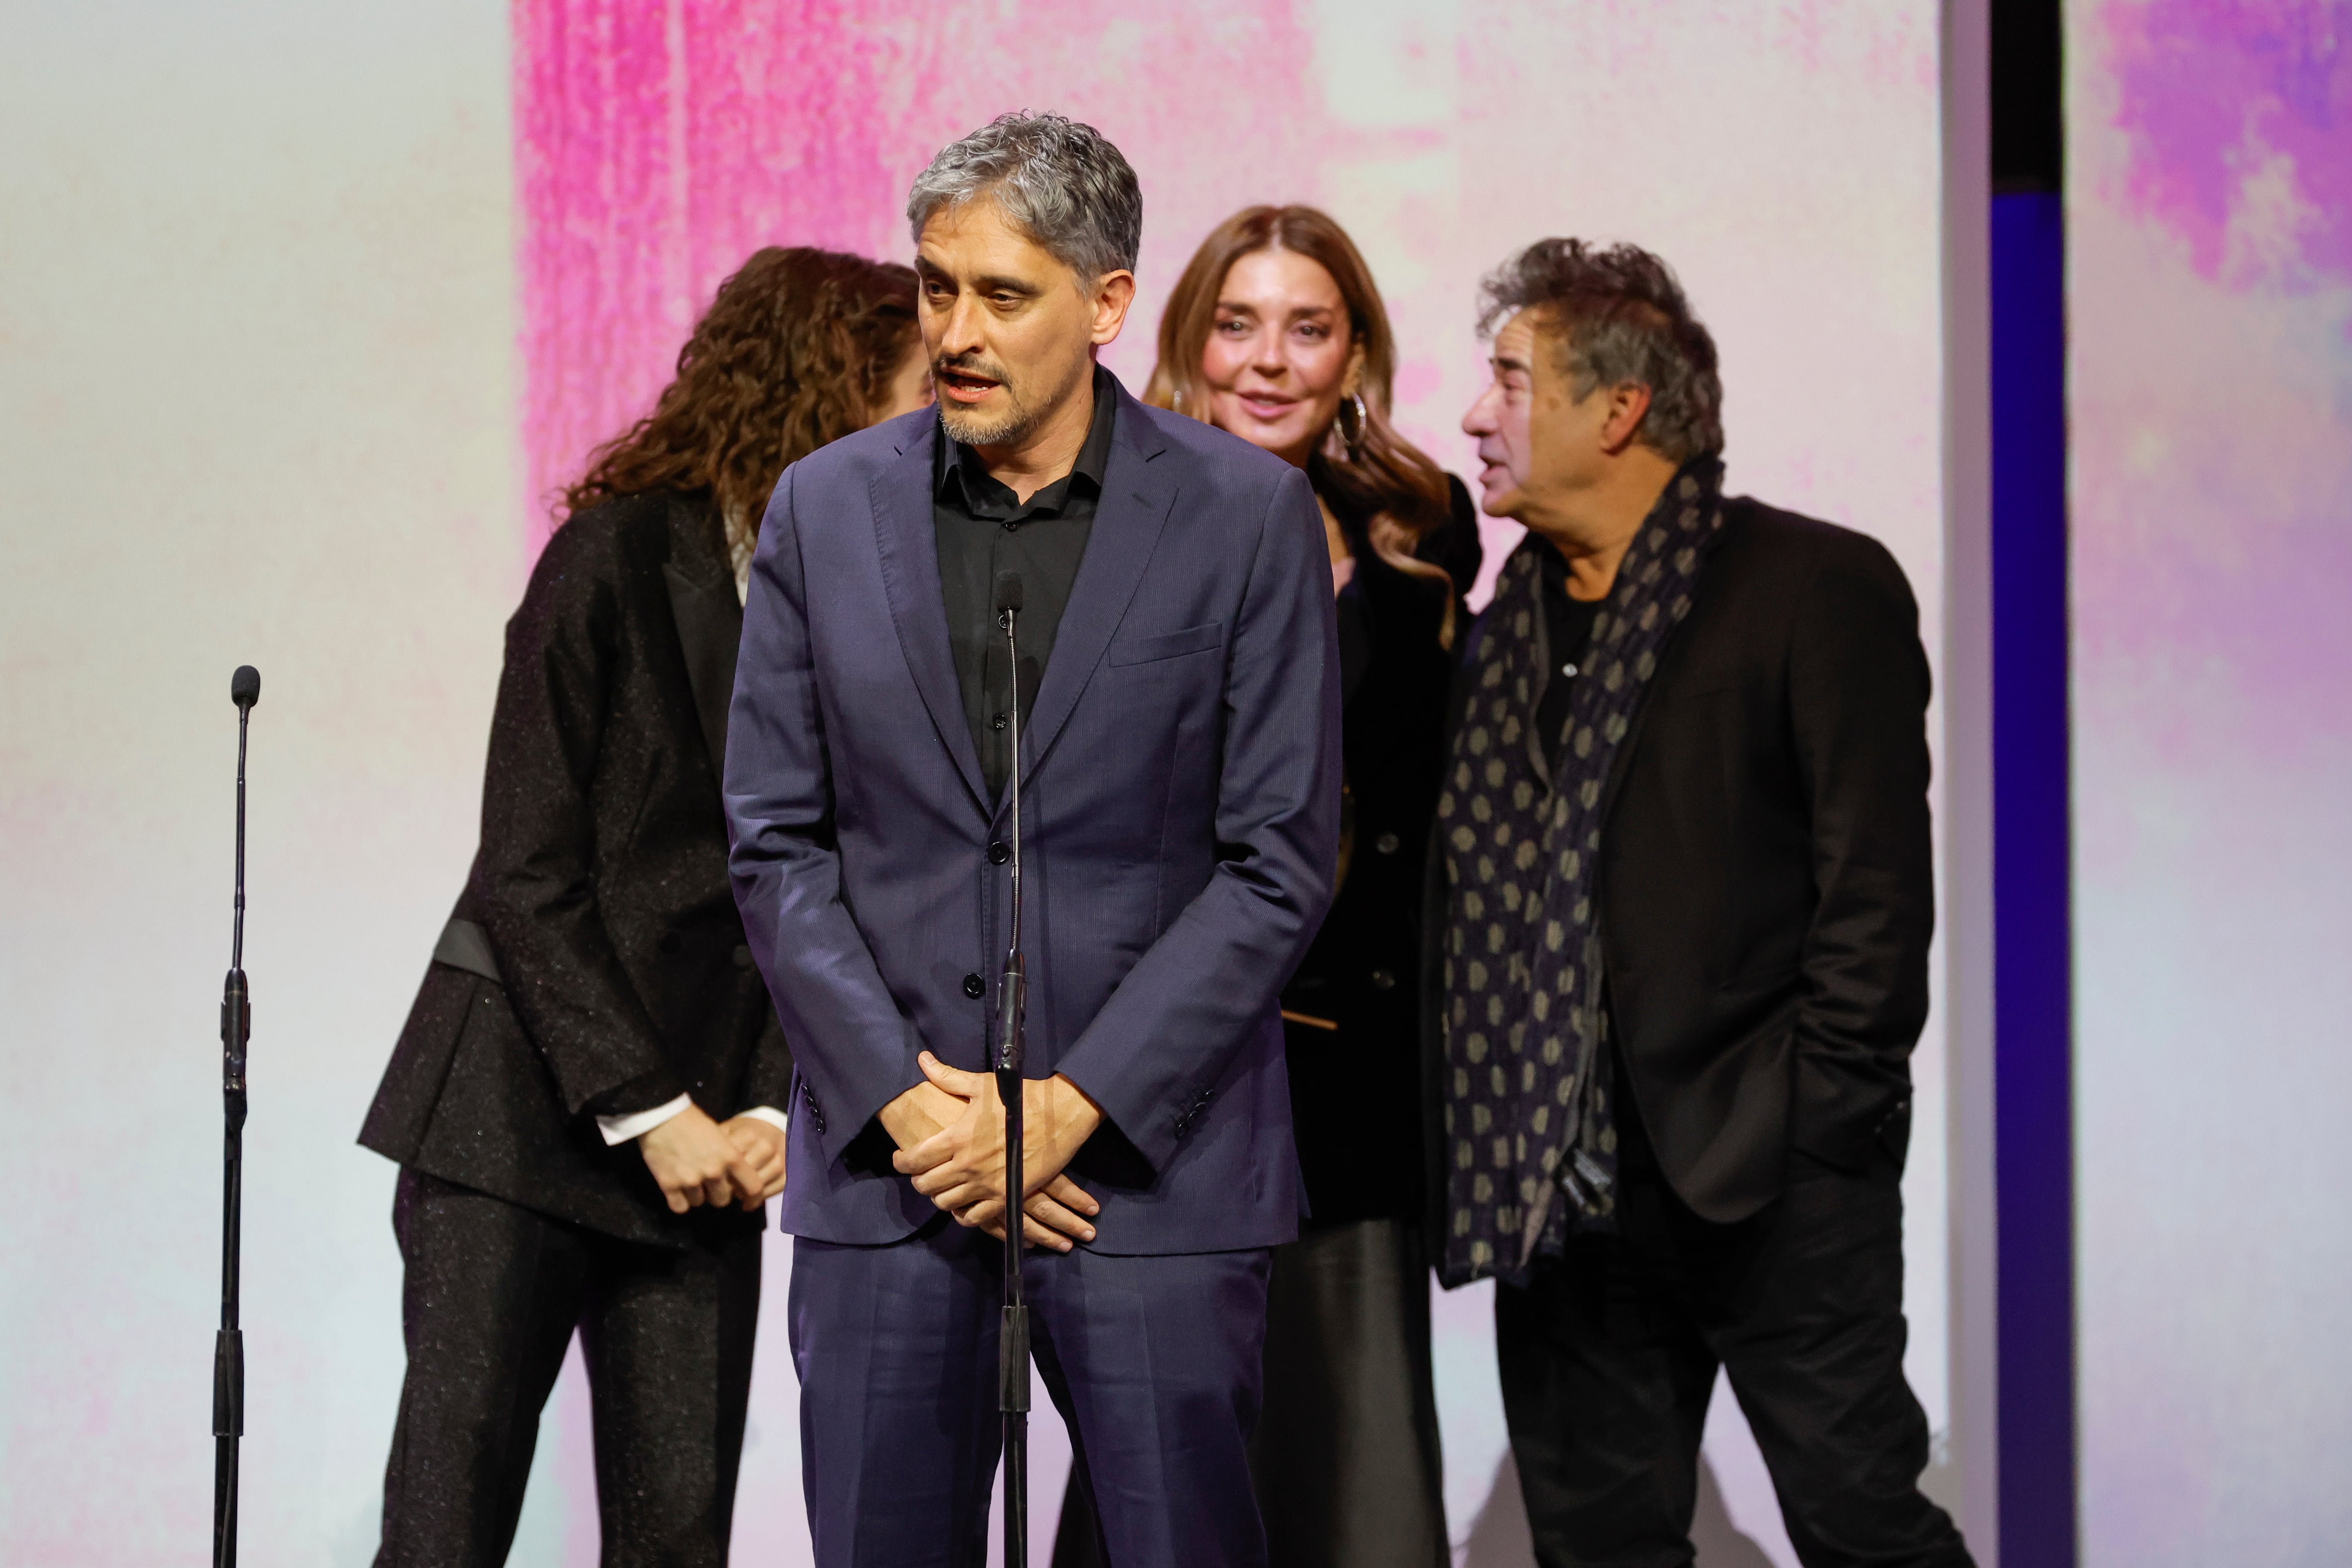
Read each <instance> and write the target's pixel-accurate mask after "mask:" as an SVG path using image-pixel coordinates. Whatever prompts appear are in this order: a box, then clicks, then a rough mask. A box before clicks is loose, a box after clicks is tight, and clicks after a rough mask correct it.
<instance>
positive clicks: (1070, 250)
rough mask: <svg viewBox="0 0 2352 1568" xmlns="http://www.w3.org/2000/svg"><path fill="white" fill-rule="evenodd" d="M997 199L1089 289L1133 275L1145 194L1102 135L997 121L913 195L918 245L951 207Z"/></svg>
mask: <svg viewBox="0 0 2352 1568" xmlns="http://www.w3.org/2000/svg"><path fill="white" fill-rule="evenodd" d="M982 195H985V196H990V197H992V198H993V199H994V200H995V202H996V205H998V206H999V207H1000V208H1002V209H1003V213H1004V216H1005V217H1006V218H1007V219H1009V220H1010V221H1011V222H1012V224H1013V226H1014V227H1016V228H1018V229H1020V230H1021V232H1023V233H1024V234H1025V235H1027V236H1028V237H1030V238H1031V239H1033V240H1034V241H1036V242H1037V243H1038V244H1039V245H1041V246H1043V247H1045V249H1046V250H1048V251H1049V252H1051V253H1052V254H1053V256H1054V258H1055V260H1057V261H1060V262H1061V263H1063V265H1065V266H1066V267H1068V268H1070V269H1071V270H1072V271H1074V272H1076V274H1077V275H1078V276H1079V277H1080V278H1081V279H1086V280H1087V281H1088V282H1091V281H1093V280H1094V279H1097V278H1100V277H1102V276H1103V275H1104V274H1105V273H1108V272H1118V271H1121V270H1127V271H1132V270H1134V268H1135V253H1136V249H1137V247H1139V246H1140V245H1141V244H1142V243H1143V190H1142V187H1141V186H1139V184H1137V183H1136V179H1135V171H1134V170H1133V169H1131V168H1129V167H1128V163H1127V160H1126V159H1125V158H1124V157H1122V156H1120V154H1119V151H1118V148H1116V147H1114V146H1112V145H1111V144H1110V141H1109V139H1108V137H1106V136H1104V135H1103V133H1102V132H1099V131H1097V130H1096V129H1095V128H1094V127H1093V126H1091V125H1081V124H1079V123H1078V122H1077V121H1074V120H1072V119H1070V118H1069V117H1068V116H1066V115H1061V114H1029V113H1025V112H1024V113H1020V114H1000V115H998V116H997V117H996V118H995V119H993V120H992V121H989V122H988V123H987V124H985V125H983V126H982V127H981V128H980V129H979V130H977V131H975V132H972V133H971V135H969V136H966V137H964V138H963V139H962V140H961V141H959V142H950V143H949V144H948V145H947V146H945V147H942V148H940V154H939V156H938V157H936V158H933V159H932V160H931V166H930V167H929V168H928V169H925V170H924V171H923V172H922V173H921V174H919V175H917V176H916V177H915V184H914V188H913V189H912V190H910V191H908V193H907V226H908V228H909V229H910V230H912V231H913V233H914V236H915V239H916V241H917V243H920V242H921V240H922V237H923V226H924V225H925V224H927V223H929V221H930V220H931V217H932V216H933V215H934V214H937V213H939V212H940V211H941V210H942V209H944V208H948V207H959V206H961V205H963V204H964V203H966V202H969V201H971V200H972V199H973V198H975V197H978V196H982Z"/></svg>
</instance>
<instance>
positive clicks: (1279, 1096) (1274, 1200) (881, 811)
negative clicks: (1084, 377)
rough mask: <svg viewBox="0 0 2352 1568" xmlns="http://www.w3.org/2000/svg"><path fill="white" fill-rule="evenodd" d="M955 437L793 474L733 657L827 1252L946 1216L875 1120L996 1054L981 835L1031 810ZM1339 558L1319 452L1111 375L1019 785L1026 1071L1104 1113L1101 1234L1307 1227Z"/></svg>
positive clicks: (874, 439)
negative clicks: (990, 748)
mask: <svg viewBox="0 0 2352 1568" xmlns="http://www.w3.org/2000/svg"><path fill="white" fill-rule="evenodd" d="M940 439H941V437H940V426H939V417H938V416H937V414H936V413H934V412H932V411H929V410H925V411H923V412H921V413H919V414H909V415H907V416H903V417H901V418H898V419H895V420H891V421H889V422H888V423H886V424H883V425H880V426H875V427H874V428H872V429H869V430H866V431H863V432H861V433H859V434H857V435H855V436H851V437H847V438H846V439H845V440H841V441H837V442H835V443H834V444H833V445H832V446H829V447H824V448H823V449H822V450H820V451H818V452H816V453H814V454H813V455H811V456H810V457H808V458H803V459H802V460H801V461H800V462H798V463H796V464H794V465H793V467H792V468H788V469H787V470H785V472H784V476H783V478H782V480H780V481H779V482H778V484H777V486H776V490H775V495H774V497H773V499H772V500H771V501H770V502H769V505H768V512H767V517H766V520H765V521H764V522H763V523H762V525H761V531H760V546H759V552H758V553H757V555H756V556H755V557H754V558H753V561H752V564H751V596H750V604H749V606H748V607H747V609H746V610H745V613H744V621H743V642H742V647H741V651H740V656H739V658H738V659H737V663H736V675H735V697H734V704H733V707H732V709H731V710H730V714H729V719H728V744H727V771H726V784H725V795H726V804H727V816H728V826H729V829H730V835H731V840H732V846H733V848H732V854H731V857H730V872H731V874H732V877H733V879H734V887H735V899H736V902H737V905H738V906H739V907H740V910H741V911H742V915H743V925H744V929H745V931H747V933H748V934H749V938H750V941H751V952H752V954H753V957H754V959H755V960H756V962H757V963H758V964H759V967H760V970H761V973H762V974H763V975H764V976H765V977H766V979H767V983H768V989H769V991H770V993H771V994H772V996H773V997H774V999H775V1004H776V1010H777V1013H778V1015H779V1016H780V1017H781V1018H782V1023H783V1027H784V1033H785V1036H786V1037H787V1038H788V1039H790V1040H791V1042H792V1046H793V1060H794V1062H795V1064H796V1066H797V1068H798V1079H797V1082H796V1086H795V1092H794V1094H793V1110H792V1118H793V1131H792V1143H791V1156H790V1165H791V1177H790V1183H789V1185H788V1186H787V1187H786V1190H785V1194H784V1199H783V1206H782V1225H783V1228H784V1229H786V1230H788V1231H790V1232H792V1233H793V1234H794V1235H796V1236H803V1237H811V1238H813V1239H816V1240H821V1241H829V1242H839V1243H846V1244H852V1245H859V1244H863V1245H876V1244H882V1243H887V1242H892V1241H897V1240H898V1239H900V1238H901V1237H905V1236H907V1235H908V1234H909V1233H910V1232H912V1231H913V1230H914V1229H915V1228H916V1227H917V1226H919V1225H921V1224H922V1223H924V1222H925V1221H926V1220H928V1219H929V1218H930V1217H931V1216H932V1215H933V1214H935V1213H936V1212H937V1211H936V1210H935V1209H934V1208H933V1206H932V1205H931V1203H930V1201H929V1199H927V1198H924V1197H923V1196H921V1195H920V1194H918V1193H917V1192H916V1191H915V1190H914V1187H913V1185H912V1184H911V1183H910V1182H909V1181H908V1179H907V1178H906V1177H904V1176H901V1175H899V1174H898V1173H896V1172H895V1171H893V1170H892V1169H891V1168H890V1164H889V1154H890V1152H891V1148H892V1145H891V1144H890V1142H889V1141H888V1140H887V1138H886V1137H883V1136H881V1135H880V1133H879V1131H878V1127H877V1126H875V1125H871V1124H872V1123H873V1118H874V1116H875V1113H876V1112H877V1111H878V1110H881V1109H882V1107H883V1106H885V1105H887V1103H889V1101H890V1100H893V1099H895V1098H897V1097H898V1095H899V1094H901V1093H903V1092H904V1091H905V1090H907V1089H910V1088H912V1087H913V1086H914V1085H916V1084H918V1083H919V1082H921V1081H922V1071H921V1069H920V1068H919V1067H918V1066H917V1064H916V1059H915V1058H916V1055H917V1053H918V1052H919V1051H922V1050H925V1049H929V1050H930V1051H931V1052H932V1053H933V1054H934V1055H936V1056H938V1057H939V1058H940V1059H941V1060H942V1061H945V1062H947V1063H949V1064H950V1065H951V1066H954V1067H959V1068H967V1069H971V1070H981V1069H982V1068H984V1067H985V1065H986V1063H987V1060H988V1048H989V1029H990V1020H991V1019H992V1016H993V1002H994V993H995V980H996V975H997V973H998V971H999V969H1000V967H1001V964H1002V962H1003V952H1004V950H1005V947H1006V945H1007V938H1008V937H1009V936H1010V934H1011V933H1010V931H1009V930H1008V929H1007V927H1008V924H1009V919H1010V917H1009V914H1008V912H1007V910H1006V903H1007V898H1008V893H1009V887H1008V881H1009V870H1010V868H1008V867H1006V866H1003V865H998V864H996V863H994V862H993V861H992V858H991V855H990V847H991V846H992V844H994V843H997V842H999V841H1000V840H1002V839H1003V838H1004V837H1006V836H1007V835H1008V834H1009V832H1010V827H1011V825H1010V822H1009V816H1010V811H1009V801H992V800H991V799H990V798H989V797H988V795H987V794H986V790H985V785H984V784H982V777H981V771H980V761H979V756H978V752H976V750H975V749H974V747H973V745H972V740H971V729H970V727H969V722H968V721H967V720H966V718H965V715H964V708H963V699H962V695H961V689H960V688H959V686H958V684H957V679H956V671H955V667H954V664H953V661H952V658H951V656H950V651H949V647H948V628H947V614H946V609H945V605H944V603H943V601H942V599H941V597H940V574H939V558H938V550H937V544H936V541H935V539H934V536H933V532H932V521H931V520H932V455H933V450H934V448H933V443H934V442H935V441H938V440H940ZM1339 754H1340V753H1339V648H1338V638H1337V633H1336V631H1335V628H1334V616H1333V609H1332V598H1331V575H1330V566H1329V563H1328V551H1327V550H1326V548H1325V543H1324V531H1323V525H1322V521H1321V517H1320V514H1319V512H1318V510H1317V507H1316V504H1315V498H1314V494H1313V492H1312V490H1311V489H1309V488H1308V485H1307V478H1306V476H1305V475H1304V474H1303V473H1301V472H1300V471H1299V470H1297V469H1296V468H1291V467H1289V466H1288V465H1287V464H1286V463H1283V462H1282V461H1280V460H1279V459H1277V458H1273V457H1271V456H1269V455H1268V454H1266V453H1265V452H1263V451H1260V450H1259V449H1258V448H1256V447H1252V446H1250V445H1248V444H1247V443H1246V442H1244V441H1241V440H1238V439H1236V438H1235V437H1232V436H1228V435H1226V434H1224V433H1223V432H1222V431H1219V430H1216V429H1214V428H1213V427H1211V426H1206V425H1202V424H1199V423H1197V422H1195V421H1193V420H1191V419H1187V418H1184V417H1182V416H1178V415H1173V414H1168V413H1164V412H1161V411H1160V410H1158V409H1153V408H1148V407H1145V406H1144V405H1142V404H1140V403H1138V402H1137V401H1136V400H1135V399H1134V398H1132V397H1130V396H1129V395H1127V394H1126V393H1125V392H1124V391H1121V392H1120V393H1119V394H1118V422H1117V425H1116V426H1115V430H1114V438H1113V443H1112V448H1111V456H1110V461H1109V465H1108V469H1107V470H1106V472H1105V475H1104V482H1103V494H1102V500H1101V504H1100V506H1099V508H1098V509H1097V512H1096V514H1095V521H1094V527H1093V531H1092V533H1091V534H1090V536H1089V538H1088V540H1087V548H1086V555H1085V558H1084V560H1083V562H1082V563H1081V564H1080V566H1079V569H1078V574H1077V579H1076V582H1075V584H1073V585H1072V588H1071V593H1070V599H1069V605H1068V607H1067V608H1066V610H1065V611H1064V613H1063V616H1062V621H1061V625H1060V628H1059V631H1058V633H1057V635H1056V636H1055V642H1054V652H1053V657H1052V658H1051V660H1050V661H1049V662H1048V664H1047V665H1046V668H1045V676H1044V679H1043V682H1042V684H1041V686H1040V688H1039V689H1038V692H1037V695H1036V699H1035V704H1034V712H1033V713H1032V714H1030V715H1028V716H1027V719H1026V722H1025V724H1024V734H1023V736H1022V770H1021V771H1022V780H1023V793H1022V828H1023V843H1024V870H1025V878H1024V889H1023V892H1024V901H1025V905H1026V907H1025V909H1024V919H1023V926H1024V931H1023V937H1024V942H1025V945H1026V952H1027V962H1028V967H1029V976H1030V981H1029V1012H1028V1057H1027V1061H1026V1065H1025V1070H1026V1071H1027V1073H1028V1074H1029V1076H1031V1077H1033V1078H1047V1077H1051V1076H1052V1075H1054V1074H1055V1073H1062V1074H1066V1075H1067V1076H1068V1077H1069V1078H1070V1079H1071V1080H1072V1081H1073V1082H1075V1083H1076V1084H1077V1086H1078V1087H1079V1088H1080V1089H1084V1090H1085V1091H1086V1092H1087V1095H1088V1096H1090V1097H1091V1098H1092V1099H1093V1100H1095V1102H1096V1103H1097V1104H1098V1105H1100V1106H1101V1107H1102V1110H1103V1112H1104V1114H1105V1116H1106V1118H1107V1122H1106V1125H1105V1126H1104V1128H1103V1129H1102V1130H1100V1131H1097V1133H1096V1135H1095V1136H1094V1138H1093V1139H1092V1140H1090V1141H1089V1142H1088V1143H1087V1147H1086V1148H1085V1149H1084V1150H1083V1151H1081V1152H1080V1154H1079V1156H1078V1157H1077V1159H1076V1161H1074V1162H1073V1163H1072V1165H1071V1167H1070V1174H1071V1176H1072V1177H1073V1179H1075V1180H1076V1181H1077V1183H1078V1184H1080V1185H1081V1186H1083V1187H1085V1188H1086V1189H1087V1191H1088V1192H1090V1193H1092V1194H1094V1195H1095V1196H1096V1197H1097V1199H1099V1200H1100V1201H1101V1204H1102V1213H1101V1215H1100V1216H1099V1217H1098V1218H1097V1220H1096V1222H1095V1223H1096V1229H1097V1239H1096V1240H1095V1242H1094V1243H1093V1244H1092V1245H1093V1247H1095V1249H1096V1250H1097V1251H1102V1252H1111V1253H1186V1252H1208V1251H1221V1250H1225V1249H1229V1248H1238V1247H1265V1246H1271V1245H1274V1244H1276V1243H1278V1242H1282V1241H1286V1240H1288V1239H1290V1238H1291V1237H1293V1236H1295V1235H1296V1234H1297V1225H1298V1215H1299V1211H1300V1208H1301V1190H1302V1189H1301V1187H1300V1184H1299V1176H1298V1163H1297V1154H1296V1152H1295V1151H1294V1149H1293V1145H1292V1142H1291V1121H1290V1093H1289V1083H1288V1078H1287V1074H1286V1069H1285V1066H1284V1061H1283V1037H1282V1025H1281V1021H1280V1016H1279V1014H1278V1005H1279V1004H1278V997H1279V994H1280V993H1281V990H1282V987H1283V984H1284V983H1285V982H1286V980H1287V979H1288V977H1289V975H1290V973H1291V971H1292V969H1293V968H1294V967H1295V966H1296V964H1297V962H1298V960H1299V957H1300V956H1301V954H1303V953H1304V952H1305V951H1306V949H1307V942H1309V941H1310V940H1311V939H1312V938H1313V936H1314V934H1315V931H1316V928H1317V926H1318V923H1319V922H1320V921H1321V920H1322V917H1323V912H1324V910H1325V908H1326V906H1327V905H1328V901H1329V900H1330V896H1331V890H1332V883H1333V878H1334V872H1335V868H1336V862H1337V858H1338V846H1339ZM971 976H979V977H982V978H983V980H984V984H976V985H967V983H966V982H967V977H971ZM974 989H979V990H982V996H980V997H977V998H975V997H973V996H971V995H970V994H968V992H969V991H971V990H974Z"/></svg>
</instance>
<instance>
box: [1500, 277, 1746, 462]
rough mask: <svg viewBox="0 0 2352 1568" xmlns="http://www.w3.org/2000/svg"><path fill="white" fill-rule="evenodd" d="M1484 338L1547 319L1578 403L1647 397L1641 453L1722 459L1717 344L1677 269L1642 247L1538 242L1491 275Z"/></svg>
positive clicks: (1720, 380) (1721, 420) (1720, 396)
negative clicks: (1596, 394)
mask: <svg viewBox="0 0 2352 1568" xmlns="http://www.w3.org/2000/svg"><path fill="white" fill-rule="evenodd" d="M1481 292H1482V295H1483V299H1482V300H1481V305H1482V307H1483V308H1482V309H1481V310H1480V312H1479V316H1478V331H1479V332H1480V333H1481V334H1482V335H1483V334H1485V333H1487V332H1491V331H1494V330H1495V328H1496V325H1497V323H1499V322H1500V321H1502V320H1503V318H1505V317H1507V316H1510V315H1513V314H1515V313H1517V311H1520V310H1540V311H1542V312H1543V321H1544V324H1545V325H1546V326H1547V327H1549V329H1550V335H1552V336H1553V337H1554V338H1555V339H1556V340H1557V341H1558V342H1559V346H1560V349H1561V351H1562V354H1563V357H1564V363H1565V367H1566V369H1567V371H1568V374H1569V389H1570V391H1571V392H1572V393H1573V394H1574V395H1575V396H1576V398H1577V400H1578V401H1579V402H1581V401H1582V400H1583V399H1585V398H1587V397H1589V396H1591V395H1592V389H1593V388H1594V387H1596V386H1604V385H1605V386H1621V385H1623V384H1625V383H1627V382H1637V383H1639V384H1642V385H1643V386H1646V387H1648V388H1649V389H1650V411H1649V412H1648V413H1647V414H1644V415H1643V416H1642V428H1641V440H1642V443H1643V445H1644V446H1646V447H1650V448H1651V449H1653V450H1654V451H1656V452H1658V453H1659V454H1661V455H1662V456H1664V457H1665V458H1670V459H1671V460H1673V461H1675V462H1677V463H1680V462H1683V461H1685V460H1687V459H1688V458H1694V457H1696V456H1697V455H1698V454H1699V453H1701V452H1706V453H1709V454H1715V453H1719V452H1721V451H1722V450H1723V378H1722V376H1721V375H1720V374H1719V373H1718V372H1717V368H1716V357H1715V339H1714V338H1713V337H1712V336H1711V335H1710V334H1709V333H1708V331H1707V330H1706V327H1704V326H1702V325H1700V324H1699V320H1698V318H1697V317H1696V316H1695V315H1693V314H1691V308H1690V300H1688V299H1687V298H1686V297H1685V295H1684V293H1683V286H1682V284H1681V283H1680V282H1678V281H1676V280H1675V272H1674V268H1671V267H1668V266H1667V265H1666V264H1665V263H1664V261H1663V260H1661V259H1659V258H1657V257H1655V256H1653V255H1651V254H1650V253H1649V252H1648V251H1646V250H1643V248H1642V247H1639V246H1637V245H1610V246H1600V245H1591V244H1587V243H1586V242H1585V241H1583V240H1580V239H1539V240H1538V241H1536V242H1535V243H1534V244H1533V245H1530V246H1528V247H1527V248H1526V249H1525V250H1523V251H1521V252H1519V253H1518V255H1517V256H1515V257H1513V258H1511V259H1510V260H1508V261H1506V262H1505V263H1503V265H1502V266H1500V267H1498V268H1496V269H1495V270H1494V272H1493V273H1491V274H1490V275H1488V277H1487V279H1486V286H1485V288H1484V289H1482V290H1481Z"/></svg>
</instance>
